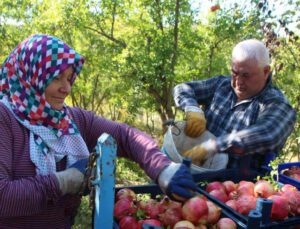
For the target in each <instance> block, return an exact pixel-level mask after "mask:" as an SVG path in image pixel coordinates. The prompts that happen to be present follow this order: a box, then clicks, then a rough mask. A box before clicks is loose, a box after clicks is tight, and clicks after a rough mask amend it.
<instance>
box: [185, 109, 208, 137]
mask: <svg viewBox="0 0 300 229" xmlns="http://www.w3.org/2000/svg"><path fill="white" fill-rule="evenodd" d="M185 114H186V126H185V134H186V135H187V136H189V137H192V138H196V137H199V136H200V135H201V134H202V133H203V132H204V131H205V129H206V120H205V117H204V113H203V112H202V111H201V112H198V111H196V112H194V111H187V112H186V113H185Z"/></svg>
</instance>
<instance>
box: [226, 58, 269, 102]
mask: <svg viewBox="0 0 300 229" xmlns="http://www.w3.org/2000/svg"><path fill="white" fill-rule="evenodd" d="M269 73H270V67H269V66H266V67H259V66H258V64H257V61H256V60H253V59H248V60H245V61H236V60H233V61H232V65H231V74H232V79H231V86H232V87H233V89H234V92H235V94H236V95H237V98H238V101H241V100H244V99H248V98H250V97H253V96H255V95H257V94H258V93H259V92H260V91H261V90H262V89H263V88H264V86H265V85H266V81H267V79H268V76H269Z"/></svg>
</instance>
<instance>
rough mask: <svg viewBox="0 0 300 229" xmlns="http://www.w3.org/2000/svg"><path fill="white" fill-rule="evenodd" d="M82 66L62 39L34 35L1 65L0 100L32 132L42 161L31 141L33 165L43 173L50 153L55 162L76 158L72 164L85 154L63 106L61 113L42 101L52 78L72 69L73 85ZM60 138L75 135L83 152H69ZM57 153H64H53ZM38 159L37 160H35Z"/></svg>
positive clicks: (75, 53)
mask: <svg viewBox="0 0 300 229" xmlns="http://www.w3.org/2000/svg"><path fill="white" fill-rule="evenodd" d="M83 63H84V58H83V57H82V56H81V55H80V54H79V53H77V52H76V51H75V50H74V49H72V48H71V47H70V46H68V45H67V44H66V43H65V42H63V41H62V40H60V39H58V38H56V37H54V36H49V35H44V34H37V35H33V36H30V37H28V38H27V39H25V40H24V41H23V42H21V43H20V44H19V45H18V46H17V47H16V48H15V49H14V50H13V51H12V52H11V53H10V54H9V56H8V57H7V58H6V60H5V61H4V63H3V64H2V67H1V70H0V99H2V100H3V101H5V102H4V103H5V104H8V105H9V106H8V107H9V108H10V109H11V110H12V112H13V114H14V115H15V117H16V118H17V119H18V120H19V121H20V122H21V123H22V124H23V125H24V126H25V127H27V128H28V129H29V130H30V131H31V133H32V134H33V135H32V136H33V138H32V140H31V141H34V142H35V144H36V145H38V148H39V149H42V152H43V154H44V157H45V158H43V157H41V155H39V153H38V152H37V151H40V150H38V148H36V147H35V146H33V142H31V146H30V147H31V148H30V151H31V152H30V153H31V159H32V160H33V161H34V162H35V164H37V163H39V164H40V165H37V166H38V167H41V168H40V169H41V170H44V168H42V167H43V165H41V163H44V162H43V159H47V160H49V155H50V154H49V152H50V153H51V152H52V154H53V155H54V154H56V155H55V161H58V160H60V159H61V158H62V157H63V156H66V155H67V156H70V158H72V155H73V156H75V158H73V159H72V160H71V162H74V160H75V161H76V159H78V158H80V157H81V156H84V155H85V156H86V154H87V153H88V152H86V151H87V147H86V146H85V143H84V142H83V140H82V138H81V136H80V135H79V132H78V129H77V127H76V124H75V123H74V121H73V119H72V117H71V116H70V114H69V113H68V111H67V109H66V106H64V108H63V109H62V110H55V109H53V108H52V107H51V106H50V104H48V103H47V101H46V99H45V89H46V87H47V86H48V85H49V84H50V83H51V82H52V80H53V79H54V78H55V77H57V76H58V75H59V74H61V73H62V72H63V71H64V70H66V69H67V68H68V67H70V66H73V68H74V75H73V77H72V79H71V84H72V83H73V82H74V80H75V78H76V76H77V75H78V74H79V72H80V71H81V68H82V65H83ZM41 130H42V131H41ZM53 135H54V136H53ZM78 135H79V136H78ZM62 136H74V138H76V139H77V138H78V137H79V138H80V139H81V140H80V141H79V143H78V144H79V145H78V144H77V143H76V144H77V145H78V147H75V148H77V149H81V150H83V151H84V152H85V153H83V155H77V153H76V152H70V151H73V150H74V149H70V148H69V149H68V148H67V146H63V147H62V146H59V145H60V144H61V143H62V142H61V139H59V138H60V137H62ZM53 137H54V138H53ZM49 139H51V141H49ZM55 139H57V141H55ZM63 141H64V142H65V141H67V142H69V141H72V142H73V141H74V139H72V138H70V137H67V138H63ZM58 142H60V143H58ZM32 147H33V148H32ZM71 148H72V147H71ZM49 150H50V151H49ZM57 150H58V151H66V152H65V153H63V152H56V151H57ZM32 151H34V152H32ZM63 154H64V155H63ZM79 154H80V153H79ZM58 155H59V156H58ZM37 156H38V158H39V159H37V158H36V157H37ZM40 161H42V162H40ZM53 163H54V165H53ZM53 166H54V167H55V162H53V161H52V162H51V166H50V167H53ZM53 169H54V168H51V169H47V171H48V172H49V170H53ZM44 172H45V171H44Z"/></svg>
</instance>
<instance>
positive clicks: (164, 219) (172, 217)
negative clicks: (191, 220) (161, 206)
mask: <svg viewBox="0 0 300 229" xmlns="http://www.w3.org/2000/svg"><path fill="white" fill-rule="evenodd" d="M180 220H182V213H181V209H177V208H169V209H167V210H166V211H165V212H164V213H161V214H159V221H160V222H161V223H162V224H163V225H164V226H165V227H166V228H167V227H168V226H170V227H171V228H173V226H174V225H175V224H176V223H177V222H178V221H180Z"/></svg>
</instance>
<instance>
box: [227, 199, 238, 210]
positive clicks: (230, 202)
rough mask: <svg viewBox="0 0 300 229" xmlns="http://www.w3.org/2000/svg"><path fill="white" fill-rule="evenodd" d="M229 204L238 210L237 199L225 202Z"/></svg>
mask: <svg viewBox="0 0 300 229" xmlns="http://www.w3.org/2000/svg"><path fill="white" fill-rule="evenodd" d="M225 204H226V205H227V206H229V207H231V208H232V209H234V210H235V211H236V210H237V203H236V200H228V201H226V203H225Z"/></svg>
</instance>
